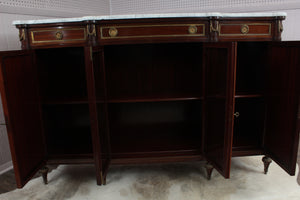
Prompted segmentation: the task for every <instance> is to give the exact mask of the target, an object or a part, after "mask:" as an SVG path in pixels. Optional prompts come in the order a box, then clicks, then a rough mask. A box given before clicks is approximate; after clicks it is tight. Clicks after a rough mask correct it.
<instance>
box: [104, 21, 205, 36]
mask: <svg viewBox="0 0 300 200" xmlns="http://www.w3.org/2000/svg"><path fill="white" fill-rule="evenodd" d="M163 26H186V27H187V33H186V34H170V35H136V36H117V35H116V36H110V37H105V36H103V29H109V31H110V30H112V29H116V30H117V29H118V28H138V27H163ZM191 26H195V27H196V28H197V26H202V27H203V33H199V34H196V33H195V34H191V33H190V32H189V27H191ZM100 34H101V39H117V38H145V37H146V38H153V37H180V36H188V37H195V36H205V24H161V25H136V26H102V27H100ZM117 34H118V30H117Z"/></svg>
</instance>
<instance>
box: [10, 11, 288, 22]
mask: <svg viewBox="0 0 300 200" xmlns="http://www.w3.org/2000/svg"><path fill="white" fill-rule="evenodd" d="M275 16H283V17H285V16H286V13H285V12H260V13H218V12H213V13H168V14H132V15H102V16H85V17H79V18H57V19H43V20H25V21H22V20H17V21H13V24H14V25H17V24H48V23H60V22H81V21H86V20H114V19H142V18H176V17H220V18H221V17H275Z"/></svg>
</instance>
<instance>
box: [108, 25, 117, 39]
mask: <svg viewBox="0 0 300 200" xmlns="http://www.w3.org/2000/svg"><path fill="white" fill-rule="evenodd" d="M108 34H109V35H110V37H116V36H117V35H118V29H116V28H114V27H113V28H110V29H109V31H108Z"/></svg>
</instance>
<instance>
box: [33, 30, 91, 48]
mask: <svg viewBox="0 0 300 200" xmlns="http://www.w3.org/2000/svg"><path fill="white" fill-rule="evenodd" d="M72 30H82V31H83V38H78V39H60V40H59V39H57V38H56V40H41V41H36V40H35V39H34V33H40V32H49V31H56V33H58V32H62V31H72ZM30 33H31V43H32V44H36V43H46V42H50V43H52V42H69V41H81V40H82V41H84V40H86V36H87V34H86V29H85V28H62V29H47V30H39V31H30ZM56 33H55V36H56Z"/></svg>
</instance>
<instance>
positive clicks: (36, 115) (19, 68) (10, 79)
mask: <svg viewBox="0 0 300 200" xmlns="http://www.w3.org/2000/svg"><path fill="white" fill-rule="evenodd" d="M35 67H36V66H35V65H34V62H33V53H32V52H30V51H15V52H3V53H0V81H1V83H0V89H1V97H2V103H3V110H4V115H5V120H6V127H7V133H8V138H9V143H10V150H11V155H12V160H13V165H14V171H15V177H16V182H17V187H18V188H21V187H23V186H24V185H25V184H26V183H27V182H28V181H29V180H30V178H31V177H32V176H33V175H34V174H35V173H36V172H37V170H38V169H39V168H40V167H41V166H42V165H43V164H45V155H46V150H45V145H44V137H43V132H42V123H41V113H40V105H39V94H38V83H37V70H36V68H35Z"/></svg>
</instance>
